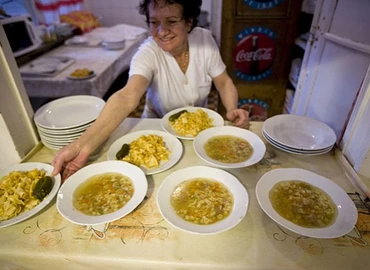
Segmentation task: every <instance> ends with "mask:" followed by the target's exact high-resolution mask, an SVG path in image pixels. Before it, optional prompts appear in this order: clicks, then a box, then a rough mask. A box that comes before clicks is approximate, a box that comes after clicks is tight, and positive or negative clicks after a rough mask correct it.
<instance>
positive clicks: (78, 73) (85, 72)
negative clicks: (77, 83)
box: [70, 68, 94, 78]
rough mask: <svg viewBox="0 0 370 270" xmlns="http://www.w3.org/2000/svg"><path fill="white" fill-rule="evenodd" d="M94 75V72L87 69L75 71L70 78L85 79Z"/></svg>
mask: <svg viewBox="0 0 370 270" xmlns="http://www.w3.org/2000/svg"><path fill="white" fill-rule="evenodd" d="M92 74H94V71H92V70H90V69H87V68H78V69H75V71H73V72H72V73H71V74H70V76H71V77H73V78H84V77H87V76H90V75H92Z"/></svg>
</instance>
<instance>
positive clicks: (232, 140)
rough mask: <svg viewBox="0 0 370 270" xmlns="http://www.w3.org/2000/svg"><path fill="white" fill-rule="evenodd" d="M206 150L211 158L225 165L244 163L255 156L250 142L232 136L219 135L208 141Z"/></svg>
mask: <svg viewBox="0 0 370 270" xmlns="http://www.w3.org/2000/svg"><path fill="white" fill-rule="evenodd" d="M204 150H205V151H206V154H207V155H208V156H209V157H210V158H212V159H214V160H217V161H220V162H224V163H239V162H244V161H246V160H248V159H249V158H250V157H251V156H252V154H253V148H252V146H251V145H250V143H249V142H247V141H246V140H244V139H243V138H240V137H236V136H232V135H219V136H214V137H212V138H210V139H208V140H207V141H206V143H205V144H204Z"/></svg>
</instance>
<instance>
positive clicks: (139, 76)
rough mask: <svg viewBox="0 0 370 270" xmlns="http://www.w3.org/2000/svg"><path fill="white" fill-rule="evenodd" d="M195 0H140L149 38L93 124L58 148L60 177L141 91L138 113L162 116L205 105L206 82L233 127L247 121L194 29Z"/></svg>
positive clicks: (203, 34) (212, 50) (204, 37)
mask: <svg viewBox="0 0 370 270" xmlns="http://www.w3.org/2000/svg"><path fill="white" fill-rule="evenodd" d="M201 4H202V1H201V0H192V1H188V0H144V1H142V2H141V3H140V6H139V8H140V13H141V14H144V15H145V16H146V19H147V23H148V25H149V27H150V32H151V37H149V38H148V39H147V40H146V41H145V42H144V43H143V44H142V45H141V46H140V48H139V50H138V52H137V53H136V54H135V56H134V57H133V59H132V61H131V65H130V78H129V80H128V82H127V84H126V86H125V87H124V88H123V89H121V90H119V91H117V92H116V93H115V94H113V95H112V96H111V97H110V98H109V100H108V101H107V103H106V105H105V107H104V109H103V111H102V112H101V114H100V115H99V117H98V118H97V119H96V121H95V123H94V124H93V125H92V126H91V127H90V128H89V129H88V130H87V131H86V132H85V133H84V134H83V135H82V136H81V137H80V138H79V139H78V140H76V141H75V142H73V143H71V144H69V145H68V146H66V147H64V148H63V149H62V150H60V151H59V152H58V153H57V154H56V156H55V158H54V160H53V165H54V167H55V169H54V172H53V173H54V174H57V173H59V172H61V171H62V178H63V179H66V178H68V177H69V176H70V175H72V174H73V173H74V172H76V171H77V170H78V169H80V168H82V167H83V166H84V164H85V163H86V161H87V160H88V157H89V155H90V154H91V153H92V152H93V151H94V150H95V149H96V148H97V147H98V146H99V145H101V144H102V143H103V142H104V141H105V140H106V139H107V138H108V137H109V135H110V134H111V133H112V132H113V131H114V130H115V129H116V128H117V127H118V125H119V124H120V123H121V122H122V121H123V120H124V119H125V118H126V117H127V116H128V115H129V114H130V112H132V111H133V110H134V109H135V108H136V107H137V106H138V104H139V101H140V98H141V97H142V96H143V95H144V93H145V92H147V95H146V105H145V108H144V112H143V116H142V117H163V115H164V114H166V113H167V112H169V111H171V110H173V109H176V108H180V107H184V106H189V105H193V106H205V105H206V101H207V96H208V94H209V92H210V88H211V84H212V82H213V83H214V85H215V86H216V88H217V90H218V92H219V94H220V97H221V100H222V103H223V105H224V106H225V108H226V110H227V114H226V117H227V119H229V120H231V121H233V122H234V124H235V125H236V126H240V127H245V126H247V125H248V112H246V111H245V110H243V109H238V108H237V99H238V97H237V90H236V88H235V85H234V84H233V82H232V80H231V78H230V77H229V76H228V75H227V73H226V70H225V65H224V63H223V62H222V60H221V57H220V53H219V50H218V47H217V45H216V43H215V42H214V40H213V38H212V36H211V34H210V32H209V31H208V30H205V29H201V28H196V27H195V26H196V24H197V17H198V16H199V14H200V6H201Z"/></svg>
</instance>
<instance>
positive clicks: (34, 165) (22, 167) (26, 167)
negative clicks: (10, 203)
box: [0, 162, 61, 228]
mask: <svg viewBox="0 0 370 270" xmlns="http://www.w3.org/2000/svg"><path fill="white" fill-rule="evenodd" d="M33 169H39V170H41V169H43V170H44V171H45V172H46V175H48V176H50V177H51V178H52V179H53V188H52V189H51V191H50V193H49V195H48V196H47V197H45V198H44V199H43V200H42V202H40V203H39V204H38V205H36V206H35V207H34V208H32V209H31V210H29V211H26V212H24V213H22V214H19V215H18V216H15V217H13V218H11V219H9V220H5V221H2V222H0V228H4V227H7V226H10V225H13V224H16V223H19V222H21V221H23V220H26V219H28V218H30V217H32V216H34V215H35V214H36V213H38V212H40V211H41V210H42V209H43V208H45V207H46V206H47V205H48V204H49V203H50V202H51V201H52V200H53V198H54V197H55V195H56V194H57V192H58V189H59V186H60V183H61V177H60V174H58V175H56V176H52V175H51V173H52V172H53V169H54V167H53V166H51V165H49V164H45V163H39V162H28V163H20V164H15V165H11V166H9V167H7V168H5V169H2V170H0V179H1V178H2V177H3V176H6V175H8V174H9V173H10V172H12V171H30V170H33Z"/></svg>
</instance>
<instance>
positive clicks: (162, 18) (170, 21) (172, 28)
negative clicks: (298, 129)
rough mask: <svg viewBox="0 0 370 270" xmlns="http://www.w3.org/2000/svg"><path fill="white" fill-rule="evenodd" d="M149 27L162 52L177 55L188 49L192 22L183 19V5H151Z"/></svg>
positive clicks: (159, 3) (160, 3) (160, 2)
mask: <svg viewBox="0 0 370 270" xmlns="http://www.w3.org/2000/svg"><path fill="white" fill-rule="evenodd" d="M149 26H150V31H151V34H152V36H153V38H154V40H155V42H156V43H157V44H158V46H159V47H161V49H162V50H164V51H167V52H169V53H172V54H174V55H176V54H179V53H182V52H183V51H184V50H185V49H186V44H187V38H188V31H189V30H190V26H191V22H186V21H185V20H184V19H183V17H182V6H181V5H179V4H173V5H165V4H164V3H163V2H162V1H159V2H158V4H157V5H155V6H154V5H152V4H151V5H150V6H149Z"/></svg>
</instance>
